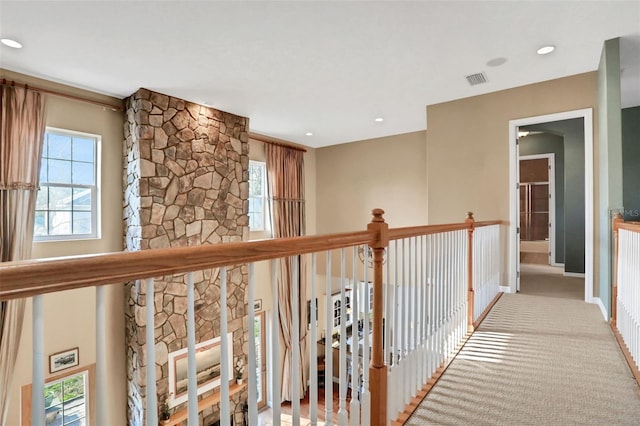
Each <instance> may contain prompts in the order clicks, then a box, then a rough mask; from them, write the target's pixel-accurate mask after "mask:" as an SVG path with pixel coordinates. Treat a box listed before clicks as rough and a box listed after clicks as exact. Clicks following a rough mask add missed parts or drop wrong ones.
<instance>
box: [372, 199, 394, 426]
mask: <svg viewBox="0 0 640 426" xmlns="http://www.w3.org/2000/svg"><path fill="white" fill-rule="evenodd" d="M371 214H373V219H372V220H371V223H369V224H368V225H367V230H369V231H375V232H376V241H375V242H374V243H373V244H371V249H372V250H373V330H372V332H373V338H372V345H371V364H370V367H369V378H370V384H369V389H370V390H371V424H372V425H380V426H383V425H385V426H386V424H387V366H386V365H384V352H383V351H384V349H383V347H382V316H383V313H384V312H383V306H384V300H383V294H384V293H383V284H382V264H383V258H384V250H385V248H386V247H387V246H388V245H389V232H388V231H389V225H388V224H387V223H385V221H384V218H383V217H382V215H383V214H384V210H382V209H374V210H372V211H371Z"/></svg>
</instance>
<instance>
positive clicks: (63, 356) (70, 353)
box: [49, 348, 80, 373]
mask: <svg viewBox="0 0 640 426" xmlns="http://www.w3.org/2000/svg"><path fill="white" fill-rule="evenodd" d="M79 364H80V353H79V350H78V348H73V349H68V350H66V351H62V352H58V353H55V354H52V355H49V373H55V372H56V371H60V370H66V369H67V368H71V367H75V366H77V365H79Z"/></svg>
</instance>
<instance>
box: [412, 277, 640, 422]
mask: <svg viewBox="0 0 640 426" xmlns="http://www.w3.org/2000/svg"><path fill="white" fill-rule="evenodd" d="M537 272H540V271H537ZM558 286H560V287H558ZM583 295H584V282H583V281H582V280H580V279H575V278H564V277H562V276H561V275H559V276H552V277H550V276H549V274H548V273H545V272H544V271H543V272H542V273H538V274H536V271H533V272H532V271H528V272H527V273H525V274H523V277H522V284H521V292H520V293H519V294H505V295H503V296H502V298H501V299H500V301H499V302H498V303H497V304H496V306H495V307H494V308H493V310H492V311H491V313H490V314H489V315H488V316H487V318H486V319H485V321H484V322H483V323H482V325H481V326H480V327H479V328H478V331H477V332H476V333H475V334H474V335H473V336H472V338H471V339H470V340H469V342H468V343H467V344H466V346H465V347H464V348H463V350H462V351H461V352H460V354H459V355H458V357H457V358H456V359H455V360H454V361H453V362H452V363H451V365H450V366H449V368H448V369H447V371H446V372H445V373H444V375H443V376H442V378H441V379H440V381H439V382H438V383H437V384H436V386H435V387H434V389H433V390H432V391H431V393H430V394H429V395H428V396H427V397H426V398H425V400H424V401H423V402H422V404H421V405H420V406H419V407H418V409H417V410H416V412H414V414H413V415H412V416H411V418H410V419H409V421H408V422H407V423H406V424H408V425H640V389H639V388H638V385H637V383H636V382H635V380H634V379H633V376H632V375H631V372H630V370H629V367H628V366H627V364H626V362H625V359H624V357H623V355H622V352H621V351H620V348H619V347H618V344H617V343H616V341H615V339H614V337H613V334H612V333H611V330H610V328H609V325H608V324H607V323H606V322H605V321H604V320H603V318H602V314H601V312H600V310H599V309H598V307H597V306H596V305H590V304H586V303H585V302H583V301H582V300H581V299H582V298H583V297H584V296H583Z"/></svg>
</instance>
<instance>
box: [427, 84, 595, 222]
mask: <svg viewBox="0 0 640 426" xmlns="http://www.w3.org/2000/svg"><path fill="white" fill-rule="evenodd" d="M596 81H597V80H596V73H594V72H591V73H586V74H579V75H575V76H572V77H566V78H561V79H557V80H551V81H546V82H542V83H537V84H532V85H528V86H522V87H517V88H514V89H508V90H503V91H500V92H494V93H489V94H486V95H481V96H474V97H472V98H466V99H460V100H456V101H451V102H446V103H442V104H437V105H429V106H427V115H428V117H429V131H428V132H427V175H428V178H427V179H428V187H427V197H428V214H429V223H433V224H435V223H444V222H453V221H459V220H460V219H463V215H464V212H466V211H468V210H471V211H473V212H474V213H475V217H476V219H478V220H487V219H504V220H508V219H509V193H508V184H509V120H515V119H519V118H526V117H534V116H538V115H544V114H552V113H557V112H564V111H571V110H577V109H582V108H593V109H594V111H595V109H596V108H597V105H598V97H597V92H596V90H597V88H596ZM595 134H596V135H597V132H596V133H595ZM594 143H596V144H597V141H596V140H594Z"/></svg>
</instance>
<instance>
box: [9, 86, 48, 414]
mask: <svg viewBox="0 0 640 426" xmlns="http://www.w3.org/2000/svg"><path fill="white" fill-rule="evenodd" d="M44 129H45V98H44V95H42V94H40V93H37V92H33V91H31V90H27V89H23V88H19V87H12V86H7V85H2V86H0V214H1V216H0V261H1V262H8V261H12V260H23V259H29V258H30V257H31V241H32V239H33V220H34V210H35V203H36V195H37V190H38V177H39V176H38V174H39V170H40V158H41V156H42V139H43V137H44ZM0 285H1V284H0ZM24 306H25V301H24V299H21V300H11V301H8V302H0V424H5V420H6V417H7V411H8V407H9V398H10V395H11V378H12V374H13V368H14V365H15V361H16V356H17V355H18V347H19V344H20V334H21V332H22V318H23V316H24Z"/></svg>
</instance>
